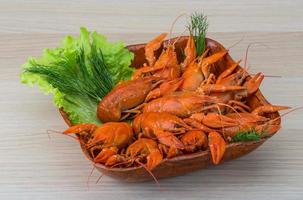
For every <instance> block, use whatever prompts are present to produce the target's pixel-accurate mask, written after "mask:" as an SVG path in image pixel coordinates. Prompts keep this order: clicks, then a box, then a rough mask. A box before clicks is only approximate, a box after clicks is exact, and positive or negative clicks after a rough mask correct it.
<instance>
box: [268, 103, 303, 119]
mask: <svg viewBox="0 0 303 200" xmlns="http://www.w3.org/2000/svg"><path fill="white" fill-rule="evenodd" d="M301 109H303V106H300V107H297V108H294V109H291V110H290V111H287V112H286V113H283V114H281V115H280V116H279V117H276V118H274V119H273V120H271V122H274V121H277V120H278V119H281V118H282V117H284V116H286V115H288V114H290V113H292V112H294V111H297V110H301Z"/></svg>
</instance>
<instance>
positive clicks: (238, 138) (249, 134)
mask: <svg viewBox="0 0 303 200" xmlns="http://www.w3.org/2000/svg"><path fill="white" fill-rule="evenodd" d="M266 135H267V133H266V132H264V131H262V132H261V133H258V132H257V131H256V129H255V128H252V129H249V130H246V131H239V132H238V133H237V134H236V135H235V136H234V137H233V138H232V142H245V141H259V140H260V139H261V138H262V137H265V136H266Z"/></svg>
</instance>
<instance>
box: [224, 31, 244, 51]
mask: <svg viewBox="0 0 303 200" xmlns="http://www.w3.org/2000/svg"><path fill="white" fill-rule="evenodd" d="M244 38H245V35H243V36H242V38H241V39H240V40H238V41H236V42H235V43H234V44H232V45H231V46H230V47H228V48H227V51H229V50H230V49H231V48H233V47H235V46H237V45H238V44H240V43H241V42H242V41H243V40H244Z"/></svg>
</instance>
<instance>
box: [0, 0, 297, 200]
mask: <svg viewBox="0 0 303 200" xmlns="http://www.w3.org/2000/svg"><path fill="white" fill-rule="evenodd" d="M302 6H303V5H302V1H299V0H298V1H273V0H269V1H264V0H263V1H261V0H257V1H240V0H238V1H228V2H227V1H223V0H222V1H193V0H191V1H165V2H160V1H151V3H149V2H143V1H138V0H133V1H127V2H126V1H113V0H112V1H93V0H89V1H73V2H68V1H59V0H58V1H49V2H47V1H37V0H30V1H26V3H25V2H23V1H9V2H8V1H6V2H5V1H0V27H1V28H0V92H1V95H0V125H1V127H2V129H1V132H0V136H1V140H0V199H75V200H76V199H134V198H138V199H139V198H140V199H141V198H142V199H155V198H156V199H185V198H192V199H222V198H224V199H244V198H245V199H302V198H303V190H302V188H303V181H302V180H303V158H302V154H303V145H302V144H303V135H302V132H303V128H302V127H303V126H302V118H303V114H302V111H297V112H294V113H292V114H289V115H288V116H287V117H285V118H284V120H283V129H282V130H281V131H280V132H279V133H278V134H277V135H275V136H274V137H273V138H271V139H270V140H269V141H267V142H266V143H265V144H264V145H263V146H262V147H260V148H259V149H258V150H257V151H255V152H253V153H251V154H249V155H248V156H246V157H243V158H240V159H238V160H235V161H232V162H227V163H224V164H223V165H220V166H217V167H214V168H209V169H206V170H202V171H198V172H194V173H191V174H188V175H184V176H180V177H176V178H171V179H165V180H162V181H161V182H160V184H161V188H160V189H159V188H158V187H157V186H156V185H155V184H154V183H152V182H151V183H140V184H128V183H120V182H118V181H116V180H113V179H110V178H108V177H103V178H102V179H101V181H100V182H99V183H98V184H97V185H96V184H95V181H96V180H97V178H98V176H99V174H98V173H97V172H95V173H94V174H93V176H92V177H91V178H90V181H89V189H88V187H87V184H86V182H87V176H88V174H89V171H90V170H91V165H90V164H89V162H88V161H87V160H86V159H85V158H84V156H83V155H82V153H81V150H80V148H79V145H78V144H77V143H76V142H75V141H71V140H70V139H69V138H65V137H62V136H58V135H52V136H51V139H49V138H48V137H47V134H46V130H47V129H53V130H63V129H64V128H65V127H66V125H65V124H64V122H63V121H62V120H61V118H60V116H59V113H58V111H57V109H56V108H55V107H54V106H53V105H52V103H51V98H50V97H48V96H44V95H42V94H41V93H39V92H38V90H37V88H29V87H27V86H24V85H21V84H20V83H19V73H20V65H21V64H22V63H24V62H25V60H26V58H27V57H28V56H30V55H31V56H38V55H40V54H41V50H42V49H43V48H45V47H55V46H56V45H57V44H58V43H59V41H60V38H62V37H63V36H64V35H65V34H66V33H68V34H74V35H77V34H78V31H79V27H80V26H81V25H85V26H88V27H89V28H92V29H96V30H98V31H99V32H102V33H106V34H107V35H108V36H109V38H110V40H124V41H125V42H126V43H127V44H131V43H138V42H144V41H146V40H148V39H150V38H151V37H152V36H153V35H154V34H155V33H156V32H158V31H159V32H160V31H167V30H168V29H169V26H170V23H171V21H172V20H173V18H174V17H175V16H177V15H178V14H180V13H181V12H188V13H189V12H191V11H193V10H201V9H203V10H204V11H205V12H206V13H208V15H209V18H210V21H211V27H210V33H209V34H208V36H209V37H211V38H214V39H216V40H218V41H220V42H221V43H223V44H224V45H225V46H226V47H229V46H231V45H232V44H233V43H235V42H236V41H238V40H239V39H241V38H242V37H244V39H243V41H242V42H241V43H240V44H238V45H237V46H235V47H233V48H232V49H231V50H230V51H231V55H232V56H233V57H234V58H235V59H237V58H242V57H243V55H244V51H245V48H246V47H247V45H248V44H249V43H251V42H258V43H259V45H257V44H256V45H255V46H253V47H252V48H251V49H250V53H249V66H250V70H251V72H252V73H255V72H257V71H260V70H261V71H264V73H265V74H268V75H280V76H282V78H270V77H268V78H267V79H266V80H265V81H264V83H263V84H262V87H261V90H262V92H263V94H264V95H265V96H266V97H267V99H268V100H269V101H270V102H272V103H275V104H281V105H290V106H294V107H295V106H300V105H302V102H303V89H302V85H303V59H302V53H303V45H302V44H303V32H302V31H303V24H302V23H301V22H302V19H303V14H302V12H301V8H302ZM182 23H184V21H183V22H182V20H181V21H180V22H178V24H177V26H176V29H175V30H176V31H175V34H176V35H178V33H180V32H182V31H183V29H184V27H183V25H182ZM260 43H262V44H263V45H260Z"/></svg>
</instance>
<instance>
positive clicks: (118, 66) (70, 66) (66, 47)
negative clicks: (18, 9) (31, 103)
mask: <svg viewBox="0 0 303 200" xmlns="http://www.w3.org/2000/svg"><path fill="white" fill-rule="evenodd" d="M133 58H134V55H133V53H131V52H129V51H128V50H127V49H126V48H125V45H124V44H123V43H121V42H117V43H110V42H108V41H107V40H106V37H105V36H103V35H100V34H98V33H97V32H92V33H91V32H89V31H87V29H85V28H81V29H80V36H79V37H77V38H73V37H72V36H66V37H65V38H64V40H63V42H62V44H61V45H60V46H59V47H58V48H54V49H45V50H44V52H43V55H42V56H41V57H40V58H29V59H28V61H27V62H26V63H25V64H24V65H23V66H22V73H21V82H22V83H24V84H27V85H29V86H33V85H38V87H39V88H40V90H41V91H43V92H44V93H45V94H52V95H53V102H54V104H55V105H56V106H57V107H58V108H63V110H64V111H65V112H66V113H67V114H68V115H69V119H70V120H71V122H72V123H74V124H77V123H96V124H99V123H100V121H99V120H98V119H97V116H96V108H97V105H98V103H99V101H100V100H101V99H102V97H103V96H105V95H106V94H107V93H108V92H109V91H110V90H111V89H112V87H113V86H114V85H115V84H117V83H118V82H119V81H121V80H128V79H130V77H131V75H132V73H133V72H134V69H133V68H131V67H130V64H131V61H132V59H133Z"/></svg>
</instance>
